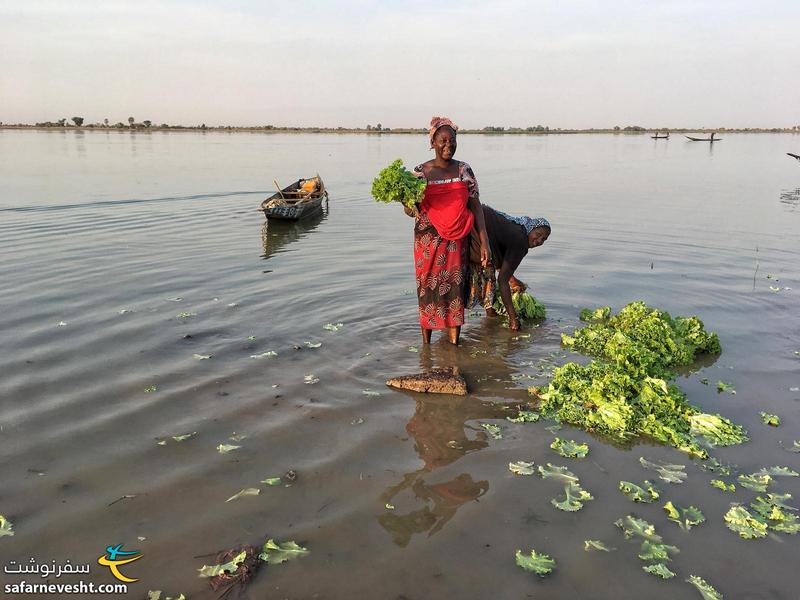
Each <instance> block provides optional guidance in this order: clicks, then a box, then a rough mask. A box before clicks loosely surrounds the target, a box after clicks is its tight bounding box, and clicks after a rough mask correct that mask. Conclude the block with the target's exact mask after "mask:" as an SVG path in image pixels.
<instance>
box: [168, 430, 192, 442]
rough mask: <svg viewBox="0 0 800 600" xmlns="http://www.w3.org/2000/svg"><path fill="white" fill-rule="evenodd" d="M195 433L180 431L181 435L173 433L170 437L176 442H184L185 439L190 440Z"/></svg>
mask: <svg viewBox="0 0 800 600" xmlns="http://www.w3.org/2000/svg"><path fill="white" fill-rule="evenodd" d="M196 435H197V432H196V431H193V432H192V433H182V434H181V435H173V436H172V439H173V440H175V441H176V442H185V441H186V440H190V439H192V438H193V437H195V436H196Z"/></svg>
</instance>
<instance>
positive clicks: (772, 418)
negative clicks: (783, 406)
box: [758, 411, 781, 427]
mask: <svg viewBox="0 0 800 600" xmlns="http://www.w3.org/2000/svg"><path fill="white" fill-rule="evenodd" d="M758 414H759V415H761V422H762V423H764V425H771V426H772V427H777V426H778V425H780V424H781V418H780V417H779V416H778V415H773V414H770V413H766V412H763V411H762V412H760V413H758Z"/></svg>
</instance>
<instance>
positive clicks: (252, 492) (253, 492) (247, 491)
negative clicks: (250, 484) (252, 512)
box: [225, 488, 261, 502]
mask: <svg viewBox="0 0 800 600" xmlns="http://www.w3.org/2000/svg"><path fill="white" fill-rule="evenodd" d="M260 493H261V490H259V489H258V488H244V489H243V490H241V491H239V492H236V493H235V494H234V495H233V496H231V497H230V498H228V499H227V500H225V502H233V501H234V500H238V499H239V498H243V497H244V496H258V495H259V494H260Z"/></svg>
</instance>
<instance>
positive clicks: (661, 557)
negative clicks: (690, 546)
mask: <svg viewBox="0 0 800 600" xmlns="http://www.w3.org/2000/svg"><path fill="white" fill-rule="evenodd" d="M670 552H673V553H675V554H677V553H678V552H680V550H678V548H677V547H675V546H670V545H669V544H663V543H660V542H651V541H650V540H645V541H643V542H642V550H641V552H640V553H639V558H641V559H642V560H654V561H665V560H666V561H669V560H672V558H671V557H670V555H669V554H670Z"/></svg>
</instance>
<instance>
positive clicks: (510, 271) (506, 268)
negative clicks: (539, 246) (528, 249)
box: [497, 260, 519, 331]
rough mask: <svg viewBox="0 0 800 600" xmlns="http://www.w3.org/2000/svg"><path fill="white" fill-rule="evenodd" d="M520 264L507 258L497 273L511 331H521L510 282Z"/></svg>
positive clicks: (498, 285) (498, 284)
mask: <svg viewBox="0 0 800 600" xmlns="http://www.w3.org/2000/svg"><path fill="white" fill-rule="evenodd" d="M518 265H519V263H517V265H511V264H510V263H509V262H508V261H507V260H504V261H503V265H502V266H501V267H500V272H499V273H498V274H497V287H499V288H500V298H501V299H502V300H503V305H504V306H505V307H506V313H508V328H509V329H510V330H511V331H519V319H518V318H517V311H515V310H514V303H513V302H512V301H511V283H510V280H511V278H512V277H513V276H514V271H515V269H516V268H517V266H518Z"/></svg>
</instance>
